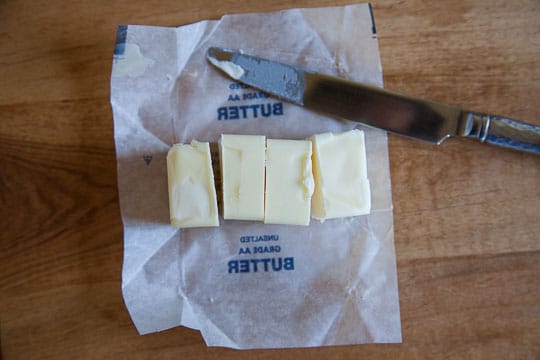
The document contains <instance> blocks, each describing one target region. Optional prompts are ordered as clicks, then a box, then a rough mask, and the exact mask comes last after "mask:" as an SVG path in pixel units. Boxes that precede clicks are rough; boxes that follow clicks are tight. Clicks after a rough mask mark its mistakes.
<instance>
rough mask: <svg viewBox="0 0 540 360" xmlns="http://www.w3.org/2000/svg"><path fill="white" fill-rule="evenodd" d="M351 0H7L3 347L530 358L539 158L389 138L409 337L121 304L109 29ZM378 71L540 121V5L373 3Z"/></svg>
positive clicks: (538, 300)
mask: <svg viewBox="0 0 540 360" xmlns="http://www.w3.org/2000/svg"><path fill="white" fill-rule="evenodd" d="M344 3H345V2H341V1H337V2H334V1H325V0H320V1H294V2H290V1H280V0H269V1H265V2H259V1H243V2H241V1H227V2H213V1H209V0H199V1H178V0H176V1H164V2H152V1H147V2H142V1H141V2H136V1H117V2H114V3H109V2H104V1H103V2H91V1H72V2H67V3H66V2H63V1H57V0H48V1H43V0H38V1H33V2H24V1H17V0H14V1H3V2H1V3H0V219H1V220H0V225H1V226H0V231H1V232H0V238H1V241H0V246H1V251H0V339H1V353H2V355H3V359H79V358H80V359H86V358H97V359H107V358H110V359H121V358H129V359H150V358H159V359H188V358H193V359H198V358H203V357H208V358H228V359H251V358H253V357H259V358H264V359H273V358H305V359H308V358H324V359H327V358H350V359H356V358H370V357H375V358H376V357H380V358H389V359H394V358H418V357H419V358H433V357H452V358H509V357H512V358H520V359H523V358H538V357H539V356H540V157H538V156H534V155H528V154H524V153H518V152H513V151H506V150H502V149H498V148H495V147H490V146H486V145H481V144H479V143H475V142H472V141H465V140H450V141H448V142H447V143H445V144H444V145H443V146H440V147H435V146H431V145H427V144H424V143H420V142H415V141H411V140H408V139H403V138H399V137H396V136H392V135H390V139H389V149H390V162H391V174H392V187H393V199H394V216H395V245H396V254H397V260H398V276H399V289H400V304H401V318H402V327H403V344H398V345H366V346H344V347H327V348H311V349H291V350H265V351H263V350H261V351H241V352H239V351H234V350H229V349H221V348H207V347H206V346H205V344H204V342H203V340H202V338H201V336H200V334H199V332H198V331H194V330H190V329H187V328H183V327H179V328H175V329H172V330H169V331H165V332H162V333H157V334H152V335H147V336H139V335H138V334H137V332H136V330H135V327H134V326H133V325H132V322H131V320H130V318H129V315H128V313H127V311H126V308H125V306H124V303H123V300H122V295H121V289H120V275H121V265H122V224H121V220H120V213H119V207H118V197H117V184H116V163H115V150H114V143H113V125H112V115H111V108H110V104H109V79H110V69H111V59H112V52H113V48H114V40H115V32H116V26H117V25H118V24H135V23H136V24H152V25H162V26H179V25H182V24H186V23H190V22H194V21H197V20H201V19H207V18H218V17H219V16H221V15H223V14H225V13H236V12H248V11H249V12H255V11H257V12H258V11H270V10H278V9H284V8H287V7H312V6H325V5H336V4H338V5H339V4H344ZM373 9H374V13H375V19H376V25H377V32H378V38H379V45H380V50H381V58H382V63H383V70H384V80H385V86H386V87H387V88H389V89H393V90H399V91H401V92H406V93H410V94H414V95H419V96H423V97H428V98H431V99H435V100H440V101H445V102H451V103H457V104H462V105H464V106H465V107H467V108H471V109H475V110H478V111H486V112H487V111H489V112H493V113H497V114H503V115H508V116H511V117H514V118H517V119H522V120H525V121H529V122H531V123H535V124H537V125H540V110H539V100H540V95H539V94H540V3H539V2H538V1H537V0H519V1H508V0H497V1H489V2H486V1H481V0H477V1H472V0H471V1H456V2H442V1H441V2H439V3H426V2H424V1H420V0H411V1H407V2H404V1H375V2H374V3H373Z"/></svg>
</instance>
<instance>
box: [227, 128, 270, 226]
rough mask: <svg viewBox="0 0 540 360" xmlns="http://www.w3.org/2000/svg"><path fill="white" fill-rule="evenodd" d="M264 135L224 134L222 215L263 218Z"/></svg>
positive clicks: (234, 217) (244, 218)
mask: <svg viewBox="0 0 540 360" xmlns="http://www.w3.org/2000/svg"><path fill="white" fill-rule="evenodd" d="M265 140H266V139H265V137H264V136H258V135H221V140H220V144H219V150H220V160H221V179H222V185H223V187H222V190H223V217H224V218H225V219H234V220H259V221H262V220H264V170H265V167H264V163H265V147H266V145H265Z"/></svg>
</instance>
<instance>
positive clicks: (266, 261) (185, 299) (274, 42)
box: [111, 4, 401, 349]
mask: <svg viewBox="0 0 540 360" xmlns="http://www.w3.org/2000/svg"><path fill="white" fill-rule="evenodd" d="M210 46H221V47H226V48H236V49H237V48H241V49H242V50H244V51H245V52H246V53H249V54H253V55H257V56H261V57H265V58H269V59H274V60H278V61H281V62H285V63H291V64H299V65H302V66H306V67H309V68H311V69H314V70H317V71H320V72H323V73H327V74H332V75H337V76H341V77H345V78H349V79H352V80H355V81H360V82H364V83H367V84H371V85H375V86H382V73H381V63H380V59H379V52H378V44H377V37H376V33H375V27H374V24H373V17H372V14H371V11H370V7H369V5H367V4H357V5H350V6H345V7H328V8H313V9H292V10H285V11H279V12H273V13H264V14H241V15H227V16H224V17H223V18H221V19H220V20H214V21H201V22H198V23H194V24H190V25H186V26H181V27H178V28H166V27H152V26H132V25H129V26H121V27H119V30H118V34H117V43H116V47H115V54H114V60H113V70H112V76H111V104H112V109H113V118H114V135H115V143H116V154H117V166H118V191H119V199H120V208H121V213H122V221H123V224H124V263H123V269H122V292H123V296H124V300H125V303H126V306H127V309H128V311H129V313H130V315H131V318H132V319H133V322H134V324H135V326H136V328H137V330H138V331H139V333H141V334H147V333H152V332H156V331H161V330H165V329H168V328H171V327H175V326H180V325H182V326H187V327H191V328H194V329H199V330H200V332H201V334H202V336H203V338H204V340H205V342H206V343H207V344H208V345H209V346H225V347H231V348H237V349H251V348H287V347H309V346H323V345H344V344H361V343H395V342H401V326H400V316H399V296H398V288H397V271H396V259H395V250H394V235H393V218H392V216H393V215H392V197H391V187H390V173H389V163H388V147H387V138H386V133H385V132H383V131H379V130H375V129H371V128H365V127H362V126H361V125H359V124H358V123H354V122H349V121H345V120H339V119H332V118H328V117H326V116H323V115H321V114H317V113H313V112H309V111H308V110H306V109H303V108H302V107H299V106H295V105H292V104H288V103H285V102H282V101H280V100H278V99H275V98H272V97H269V96H268V95H266V94H264V93H261V92H259V91H256V90H254V89H250V88H247V87H245V86H243V85H240V84H238V83H236V82H234V81H232V80H230V79H229V78H227V77H226V76H225V75H223V74H222V73H220V72H219V71H216V70H215V69H214V68H213V67H212V66H211V65H210V64H209V63H208V62H207V61H206V58H205V54H206V51H207V49H208V47H210ZM353 128H360V129H362V130H364V132H365V142H366V150H367V164H368V178H369V182H370V186H371V194H372V199H371V203H372V209H371V213H370V214H369V215H365V216H357V217H350V218H342V219H330V220H327V221H325V222H324V223H320V222H319V221H317V220H314V219H312V220H311V223H310V225H309V226H286V225H269V224H263V223H261V222H255V221H233V220H223V217H222V216H221V215H220V226H219V227H214V228H190V229H177V228H174V227H172V226H171V225H170V223H169V212H168V210H169V206H168V195H167V170H166V169H167V168H166V155H167V151H168V150H169V148H170V147H171V146H172V145H173V144H175V143H190V142H191V141H192V140H194V139H195V140H199V141H208V142H211V143H216V142H217V141H218V140H219V138H220V136H221V134H251V135H265V136H266V137H267V138H275V139H306V138H309V137H310V136H312V135H313V134H316V133H323V132H329V131H331V132H340V131H347V130H350V129H353Z"/></svg>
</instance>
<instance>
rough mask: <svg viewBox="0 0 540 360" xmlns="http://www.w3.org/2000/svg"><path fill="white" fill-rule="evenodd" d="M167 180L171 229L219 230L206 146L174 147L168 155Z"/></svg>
mask: <svg viewBox="0 0 540 360" xmlns="http://www.w3.org/2000/svg"><path fill="white" fill-rule="evenodd" d="M167 177H168V182H169V211H170V216H171V224H172V225H173V226H176V227H180V228H189V227H201V226H219V219H218V209H217V198H216V189H215V185H214V173H213V171H212V160H211V157H210V145H209V143H207V142H198V141H195V140H193V141H192V142H191V144H175V145H174V146H173V147H172V148H171V149H170V150H169V152H168V154H167Z"/></svg>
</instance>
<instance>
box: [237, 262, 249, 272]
mask: <svg viewBox="0 0 540 360" xmlns="http://www.w3.org/2000/svg"><path fill="white" fill-rule="evenodd" d="M239 263H240V272H249V260H240V261H239Z"/></svg>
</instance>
